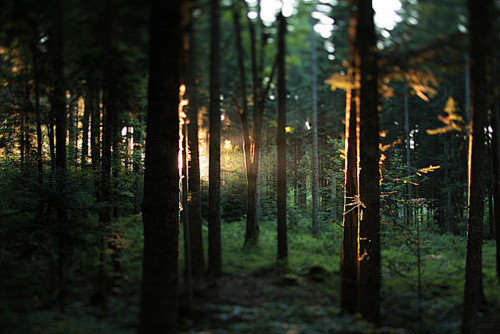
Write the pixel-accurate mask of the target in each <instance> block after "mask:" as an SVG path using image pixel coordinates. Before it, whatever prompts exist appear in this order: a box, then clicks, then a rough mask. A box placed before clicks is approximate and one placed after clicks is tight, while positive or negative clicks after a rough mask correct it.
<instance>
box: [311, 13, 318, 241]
mask: <svg viewBox="0 0 500 334" xmlns="http://www.w3.org/2000/svg"><path fill="white" fill-rule="evenodd" d="M311 28H314V20H313V18H312V17H311ZM316 58H317V57H316V31H314V29H312V31H311V94H312V99H311V100H312V105H311V110H312V112H311V123H312V233H313V234H315V235H316V234H318V209H319V180H318V75H317V71H318V68H317V67H318V65H317V59H316Z"/></svg>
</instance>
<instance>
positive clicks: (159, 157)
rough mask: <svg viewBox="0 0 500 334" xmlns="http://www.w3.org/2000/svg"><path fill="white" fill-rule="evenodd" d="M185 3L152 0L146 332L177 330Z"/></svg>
mask: <svg viewBox="0 0 500 334" xmlns="http://www.w3.org/2000/svg"><path fill="white" fill-rule="evenodd" d="M181 4H182V1H181V0H170V1H162V0H154V1H153V2H152V14H151V15H152V16H151V40H150V46H151V49H150V78H149V89H148V103H149V109H148V118H147V134H148V137H147V143H146V162H145V173H144V200H143V205H142V214H143V222H144V260H143V281H142V302H141V314H140V324H139V332H140V333H144V334H146V333H147V334H150V333H176V332H177V314H178V297H177V291H178V288H177V284H178V274H177V270H178V260H177V259H178V255H179V251H178V248H179V168H178V153H179V152H178V151H179V114H178V105H179V85H180V63H181V56H182V26H181V20H182V17H181ZM166 41H168V42H166Z"/></svg>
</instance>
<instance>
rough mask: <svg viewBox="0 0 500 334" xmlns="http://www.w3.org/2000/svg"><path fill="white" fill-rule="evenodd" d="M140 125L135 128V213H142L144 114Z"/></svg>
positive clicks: (141, 116)
mask: <svg viewBox="0 0 500 334" xmlns="http://www.w3.org/2000/svg"><path fill="white" fill-rule="evenodd" d="M138 121H139V124H138V125H136V126H134V149H133V163H132V165H133V170H134V176H135V181H134V182H135V191H134V213H135V214H139V212H141V189H142V172H143V168H142V152H143V149H142V147H143V141H144V134H143V129H142V127H143V124H144V114H141V115H140V116H139V120H138Z"/></svg>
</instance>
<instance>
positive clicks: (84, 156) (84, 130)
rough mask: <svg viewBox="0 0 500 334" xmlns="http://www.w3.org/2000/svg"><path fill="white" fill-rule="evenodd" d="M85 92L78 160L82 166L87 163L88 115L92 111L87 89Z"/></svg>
mask: <svg viewBox="0 0 500 334" xmlns="http://www.w3.org/2000/svg"><path fill="white" fill-rule="evenodd" d="M86 91H87V92H86V94H85V109H84V110H83V118H82V156H81V160H80V164H81V166H82V168H85V166H86V165H87V157H88V155H89V123H90V115H91V113H92V109H91V108H90V105H89V101H88V97H89V96H88V89H87V90H86Z"/></svg>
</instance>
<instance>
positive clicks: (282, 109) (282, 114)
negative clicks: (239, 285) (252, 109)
mask: <svg viewBox="0 0 500 334" xmlns="http://www.w3.org/2000/svg"><path fill="white" fill-rule="evenodd" d="M285 33H286V19H285V17H284V16H283V13H280V15H279V16H278V126H277V134H276V144H277V145H276V146H277V149H278V175H277V177H278V182H277V185H278V188H277V195H278V196H277V206H278V213H277V232H278V260H285V259H286V258H287V256H288V244H287V233H286V232H287V231H286V196H287V187H286V131H285V127H286V82H285V52H286V51H285Z"/></svg>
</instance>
